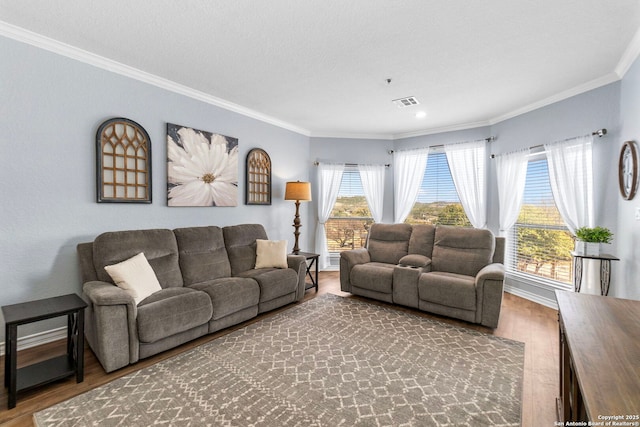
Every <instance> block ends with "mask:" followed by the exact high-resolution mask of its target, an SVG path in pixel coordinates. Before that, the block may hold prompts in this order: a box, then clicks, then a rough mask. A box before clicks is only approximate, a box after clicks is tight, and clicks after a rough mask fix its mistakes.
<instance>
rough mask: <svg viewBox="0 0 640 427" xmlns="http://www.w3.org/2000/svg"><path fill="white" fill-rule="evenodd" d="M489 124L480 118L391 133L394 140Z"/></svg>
mask: <svg viewBox="0 0 640 427" xmlns="http://www.w3.org/2000/svg"><path fill="white" fill-rule="evenodd" d="M490 125H491V123H490V122H489V121H488V120H482V121H478V122H469V123H462V124H457V125H451V126H441V127H437V128H430V129H422V130H418V131H414V132H404V133H397V134H395V135H393V139H394V140H397V139H406V138H413V137H416V136H424V135H433V134H436V133H446V132H455V131H459V130H467V129H476V128H481V127H485V126H490Z"/></svg>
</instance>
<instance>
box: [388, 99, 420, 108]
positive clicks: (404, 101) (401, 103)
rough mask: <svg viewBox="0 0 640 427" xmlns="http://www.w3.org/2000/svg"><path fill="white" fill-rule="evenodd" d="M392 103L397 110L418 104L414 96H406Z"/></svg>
mask: <svg viewBox="0 0 640 427" xmlns="http://www.w3.org/2000/svg"><path fill="white" fill-rule="evenodd" d="M393 103H394V104H396V105H397V106H398V108H405V107H411V106H412V105H418V104H420V103H419V102H418V100H417V99H416V97H415V96H407V97H406V98H398V99H394V100H393Z"/></svg>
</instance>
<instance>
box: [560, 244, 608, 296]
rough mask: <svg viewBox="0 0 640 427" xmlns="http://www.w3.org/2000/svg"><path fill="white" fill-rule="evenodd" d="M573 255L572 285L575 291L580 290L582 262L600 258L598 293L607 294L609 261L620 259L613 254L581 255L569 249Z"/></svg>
mask: <svg viewBox="0 0 640 427" xmlns="http://www.w3.org/2000/svg"><path fill="white" fill-rule="evenodd" d="M571 256H572V257H573V259H574V260H573V262H574V264H573V286H574V290H575V291H576V292H580V286H582V263H583V260H584V259H585V258H586V259H597V260H600V295H604V296H606V295H608V294H609V285H610V284H611V261H620V259H619V258H616V257H615V256H613V255H609V254H600V255H583V254H579V253H577V252H574V251H571Z"/></svg>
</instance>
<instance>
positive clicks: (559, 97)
mask: <svg viewBox="0 0 640 427" xmlns="http://www.w3.org/2000/svg"><path fill="white" fill-rule="evenodd" d="M618 80H620V76H618V74H617V73H616V72H611V73H609V74H607V75H605V76H602V77H600V78H597V79H595V80H591V81H589V82H587V83H584V84H581V85H579V86H575V87H573V88H571V89H568V90H565V91H563V92H560V93H558V94H555V95H553V96H550V97H548V98H545V99H542V100H540V101H537V102H534V103H533V104H529V105H526V106H524V107H522V108H518V109H517V110H514V111H511V112H508V113H506V114H503V115H501V116H497V117H494V118H493V119H491V120H489V125H495V124H496V123H500V122H503V121H505V120H508V119H512V118H514V117H517V116H520V115H522V114H525V113H529V112H531V111H534V110H537V109H539V108H542V107H546V106H548V105H551V104H555V103H556V102H560V101H564V100H565V99H568V98H571V97H573V96H576V95H580V94H582V93H585V92H588V91H590V90H593V89H597V88H599V87H602V86H605V85H608V84H610V83H614V82H616V81H618Z"/></svg>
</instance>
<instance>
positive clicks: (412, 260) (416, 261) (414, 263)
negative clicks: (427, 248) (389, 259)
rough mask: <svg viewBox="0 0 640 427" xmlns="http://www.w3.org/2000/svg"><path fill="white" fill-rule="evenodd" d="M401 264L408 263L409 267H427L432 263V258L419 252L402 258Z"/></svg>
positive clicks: (399, 262)
mask: <svg viewBox="0 0 640 427" xmlns="http://www.w3.org/2000/svg"><path fill="white" fill-rule="evenodd" d="M398 264H399V265H406V266H409V267H426V266H428V265H431V258H428V257H426V256H424V255H419V254H409V255H405V256H403V257H402V258H400V261H398Z"/></svg>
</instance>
